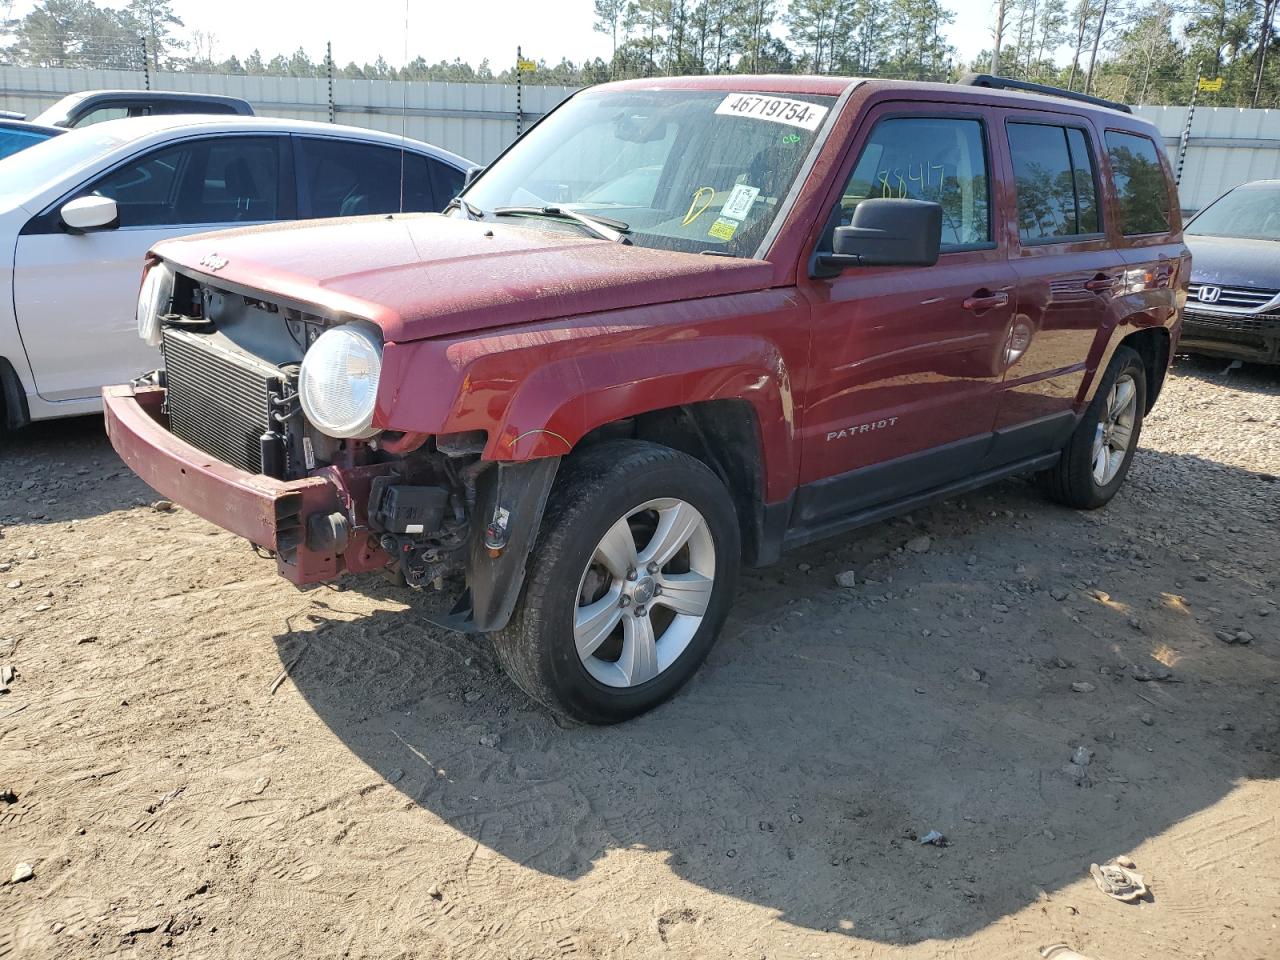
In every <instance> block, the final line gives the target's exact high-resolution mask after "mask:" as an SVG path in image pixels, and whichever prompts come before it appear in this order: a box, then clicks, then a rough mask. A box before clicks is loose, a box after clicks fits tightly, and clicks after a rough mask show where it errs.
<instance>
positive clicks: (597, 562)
mask: <svg viewBox="0 0 1280 960" xmlns="http://www.w3.org/2000/svg"><path fill="white" fill-rule="evenodd" d="M682 536H683V538H684V539H683V540H681V537H682ZM740 537H741V533H740V530H739V528H738V519H737V515H736V513H735V511H734V508H733V499H732V497H731V496H730V494H729V491H728V490H726V489H725V486H724V484H723V483H721V482H720V480H719V479H718V478H717V477H716V475H715V474H714V473H712V472H711V471H710V470H709V469H707V467H706V466H705V465H703V464H702V463H701V462H699V461H698V460H695V459H694V458H693V457H690V456H688V455H687V454H684V453H681V452H679V451H677V450H672V449H670V448H667V447H663V446H659V445H657V444H653V443H645V442H640V441H630V440H626V441H612V442H608V443H602V444H600V445H599V446H594V447H590V448H588V449H587V450H585V451H583V452H582V453H581V454H578V455H575V456H574V457H573V458H572V459H570V460H568V461H567V462H566V464H565V466H564V468H563V469H562V471H561V475H560V478H559V479H558V480H557V482H556V486H555V488H554V489H553V490H552V493H551V497H550V499H549V500H548V503H547V509H546V513H545V514H544V517H543V521H542V528H541V530H540V531H539V534H538V538H537V541H536V542H535V544H534V547H533V550H532V552H531V553H530V556H529V564H528V570H527V573H526V576H525V582H524V587H523V592H522V595H521V597H520V600H519V602H518V604H517V606H516V609H515V613H514V614H513V615H512V618H511V621H510V623H508V624H507V626H506V627H505V628H503V629H502V630H500V631H498V632H497V633H494V634H492V639H493V645H494V649H495V652H496V654H497V657H498V660H499V662H500V663H501V664H502V666H503V668H504V669H505V670H506V671H507V673H508V674H509V675H510V676H511V679H512V680H514V681H515V683H516V684H517V685H518V686H519V687H520V688H521V689H522V690H524V692H525V693H527V694H528V695H529V696H530V697H532V698H533V699H534V700H537V701H538V702H539V703H541V704H543V705H544V706H545V707H547V708H548V709H550V710H552V711H553V712H555V713H557V714H560V715H561V716H563V717H566V718H569V719H572V720H578V721H582V722H585V723H596V724H605V723H617V722H619V721H622V720H627V719H630V718H631V717H635V716H638V715H639V714H642V713H644V712H645V711H647V710H651V709H652V708H654V707H656V706H657V705H658V704H660V703H662V702H663V701H665V700H667V699H668V698H670V697H671V696H672V695H674V694H675V692H676V691H677V690H679V689H680V687H682V686H683V685H684V684H685V682H686V681H688V679H689V678H690V677H691V676H692V675H693V673H694V671H695V670H697V668H698V666H699V665H700V664H701V663H702V661H703V660H704V659H705V658H706V656H707V653H708V652H709V651H710V649H711V645H712V644H713V643H714V642H715V639H716V637H717V636H718V634H719V633H720V628H721V627H722V626H723V624H724V620H725V617H726V616H728V613H729V606H730V604H731V602H732V600H733V594H734V589H735V587H736V585H737V579H738V570H739V567H740V565H741V543H740ZM678 541H679V543H680V545H679V547H678V549H676V550H675V553H674V554H673V555H671V556H670V557H668V552H669V551H670V549H671V548H672V546H673V545H674V544H676V543H677V542H678ZM628 544H630V546H629V547H628V546H627V545H628ZM646 557H648V561H649V562H648V563H646ZM658 561H661V562H660V563H659V562H658ZM633 563H634V566H632V564H633ZM628 571H633V572H634V576H632V577H630V578H628V575H627V574H628ZM676 607H680V608H681V612H677V611H676V609H675V608H676ZM587 609H590V610H592V611H594V612H593V613H580V611H582V610H587ZM699 610H701V611H702V612H701V613H700V614H699V613H698V612H697V611H699ZM699 617H700V619H699ZM646 623H647V624H648V627H647V628H646V626H645V624H646ZM649 631H651V633H650V632H649ZM649 636H653V637H654V638H655V640H654V641H653V643H652V645H650V644H649V643H648V641H647V637H649ZM580 650H581V651H582V652H581V653H580Z"/></svg>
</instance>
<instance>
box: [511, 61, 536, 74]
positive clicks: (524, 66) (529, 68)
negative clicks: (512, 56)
mask: <svg viewBox="0 0 1280 960" xmlns="http://www.w3.org/2000/svg"><path fill="white" fill-rule="evenodd" d="M516 69H517V70H519V71H520V72H521V73H533V71H535V70H537V69H538V65H537V64H536V63H535V62H534V61H532V60H517V61H516Z"/></svg>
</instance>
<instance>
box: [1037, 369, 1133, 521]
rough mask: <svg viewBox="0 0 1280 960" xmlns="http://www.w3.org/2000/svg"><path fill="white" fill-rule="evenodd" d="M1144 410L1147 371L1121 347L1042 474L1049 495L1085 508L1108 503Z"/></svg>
mask: <svg viewBox="0 0 1280 960" xmlns="http://www.w3.org/2000/svg"><path fill="white" fill-rule="evenodd" d="M1146 409H1147V371H1146V367H1145V366H1143V363H1142V358H1141V357H1140V356H1138V354H1137V353H1136V352H1135V351H1134V350H1131V349H1130V348H1129V347H1120V348H1118V349H1117V350H1116V353H1115V356H1114V357H1112V358H1111V363H1110V364H1109V365H1108V366H1107V370H1106V372H1105V373H1104V374H1103V377H1102V382H1101V383H1100V384H1099V385H1098V392H1097V394H1095V395H1094V398H1093V402H1092V403H1090V404H1089V407H1088V409H1087V410H1085V413H1084V416H1083V417H1082V418H1081V419H1080V424H1079V425H1078V426H1077V427H1076V430H1075V432H1074V433H1073V434H1072V435H1071V439H1070V440H1068V441H1067V445H1066V446H1065V447H1064V448H1063V450H1062V458H1061V459H1060V460H1059V461H1058V462H1057V464H1055V465H1054V466H1052V467H1050V468H1049V469H1048V470H1046V471H1044V472H1043V473H1041V474H1040V475H1039V480H1040V485H1041V487H1042V489H1043V490H1044V491H1045V493H1047V494H1048V495H1049V497H1050V498H1051V499H1053V500H1056V501H1058V503H1062V504H1066V505H1067V506H1069V507H1076V508H1077V509H1081V510H1095V509H1097V508H1098V507H1101V506H1103V505H1105V504H1106V503H1107V502H1108V501H1109V500H1110V499H1111V498H1112V497H1114V496H1115V495H1116V491H1117V490H1119V489H1120V486H1121V484H1123V483H1124V478H1125V475H1126V474H1127V473H1128V472H1129V464H1130V463H1131V462H1132V460H1133V453H1134V451H1135V450H1137V448H1138V437H1139V436H1140V435H1141V433H1142V419H1143V414H1144V412H1145V411H1146Z"/></svg>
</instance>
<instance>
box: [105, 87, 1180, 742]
mask: <svg viewBox="0 0 1280 960" xmlns="http://www.w3.org/2000/svg"><path fill="white" fill-rule="evenodd" d="M1012 85H1013V84H1012V82H1009V81H1003V80H998V79H994V78H986V77H979V78H972V79H971V80H970V81H969V82H964V83H961V84H955V85H937V84H926V83H905V82H896V81H885V80H851V79H839V78H835V77H748V76H720V77H698V78H680V79H669V78H663V79H652V80H637V81H628V82H623V83H614V84H607V85H604V86H598V87H592V88H590V89H587V90H583V91H582V92H580V93H578V94H576V95H574V96H573V97H571V98H569V99H568V100H567V101H565V103H563V104H562V105H561V106H560V107H558V108H557V109H556V110H554V111H553V112H552V113H551V114H549V115H548V116H547V117H546V118H545V119H543V120H542V121H541V122H539V123H538V124H537V125H536V126H535V127H533V128H532V129H531V130H529V131H528V132H527V133H526V134H525V135H524V136H523V137H521V138H520V139H519V140H518V141H516V142H515V143H514V144H513V145H512V146H511V147H509V148H508V149H507V150H506V152H504V153H503V154H502V155H501V156H500V157H498V159H497V160H495V161H494V162H493V163H492V164H490V165H489V166H488V167H487V168H486V169H484V170H483V171H482V172H480V174H479V176H478V177H475V178H474V179H473V181H472V182H470V183H469V185H468V186H467V188H466V190H465V191H464V192H463V194H462V195H461V196H460V197H458V198H457V199H456V200H455V201H454V202H453V203H452V204H451V205H450V207H449V208H448V209H447V210H446V212H445V213H444V214H443V215H440V214H414V215H394V216H378V217H364V218H355V219H345V220H333V221H319V222H312V223H305V224H294V225H290V226H287V227H262V228H259V227H254V228H248V229H243V230H237V231H233V232H227V233H217V234H208V235H204V236H200V237H195V238H188V239H182V240H172V241H167V242H165V243H162V244H160V245H159V246H157V247H156V248H155V250H154V251H153V253H152V254H151V255H150V256H149V258H148V262H147V267H146V273H145V276H144V280H143V286H142V291H141V295H140V297H139V303H138V326H139V332H140V334H141V335H142V336H144V337H146V338H148V339H150V340H152V341H153V342H156V343H159V344H160V345H161V346H162V347H163V350H164V357H165V370H164V371H163V372H157V373H155V374H153V375H151V376H150V377H149V378H145V379H144V381H139V382H138V383H136V384H135V385H133V386H120V387H113V388H109V389H108V390H107V391H106V410H107V428H108V430H109V432H110V435H111V440H112V443H113V444H114V446H115V448H116V450H117V451H119V453H120V455H121V456H122V457H123V458H124V460H125V461H126V462H127V463H128V464H129V465H130V466H131V467H132V468H133V469H134V470H135V471H136V472H137V473H138V474H139V475H140V476H141V477H142V478H143V479H144V480H146V481H147V482H148V483H149V484H151V486H153V487H154V488H155V489H157V490H158V491H160V492H161V493H162V494H164V495H165V496H166V497H170V498H172V499H173V500H175V501H177V502H178V503H180V504H183V505H185V506H186V507H188V508H189V509H191V510H192V511H194V512H195V513H197V514H199V515H200V516H202V517H205V518H207V519H209V520H211V521H212V522H214V523H216V524H219V525H221V526H223V527H225V528H227V529H228V530H231V531H234V532H235V533H238V534H240V535H241V536H244V537H246V538H247V539H249V540H250V541H252V542H253V543H254V544H256V545H258V546H259V547H260V548H262V549H264V550H267V551H270V552H272V553H273V554H274V556H275V560H276V563H277V566H278V569H279V571H280V573H281V574H282V575H283V576H285V577H287V578H288V579H290V580H291V581H293V582H294V583H296V584H300V585H301V584H313V583H316V582H319V581H325V580H332V579H334V578H336V577H339V576H342V575H343V574H345V573H362V572H368V571H375V570H376V571H385V572H386V573H387V574H388V575H390V576H392V577H394V578H396V579H397V580H402V581H404V582H407V583H409V584H411V585H413V586H427V585H431V586H434V587H436V588H438V589H445V590H450V591H453V592H455V593H456V598H457V599H456V603H455V604H454V606H453V608H452V612H451V613H449V614H447V615H441V616H440V617H438V618H437V620H438V622H440V623H441V624H443V625H444V626H447V627H449V628H452V629H456V630H463V631H483V632H486V633H490V634H491V635H492V638H493V643H494V646H495V648H496V650H497V653H498V655H499V658H500V660H501V661H502V663H503V664H504V665H505V666H506V668H507V669H508V670H509V672H510V674H511V676H512V677H513V678H514V679H515V681H516V682H517V683H518V684H519V685H520V686H521V687H522V688H523V689H524V690H525V691H527V692H528V693H529V694H530V695H531V696H533V697H534V698H536V699H537V700H539V701H541V702H542V703H544V704H546V705H547V706H548V707H550V708H552V709H553V710H556V711H559V712H560V713H562V714H564V715H567V716H570V717H573V718H577V719H580V720H585V721H588V722H599V723H605V722H611V721H616V720H621V719H625V718H627V717H631V716H634V715H635V714H638V713H640V712H642V711H644V710H646V709H648V708H650V707H653V706H654V705H656V704H658V703H659V702H661V701H663V700H664V699H666V698H667V697H670V696H671V695H672V694H673V693H674V692H675V691H676V690H677V689H678V688H679V687H680V686H681V684H683V683H684V682H685V681H686V680H687V679H688V678H689V676H690V675H691V674H692V673H693V671H694V670H695V669H696V668H697V666H698V664H699V663H700V662H701V661H702V659H703V658H704V657H705V656H706V655H707V651H708V649H709V648H710V646H711V644H712V643H713V642H714V640H715V638H716V635H717V633H718V632H719V630H720V628H721V625H722V624H723V623H724V620H725V617H726V615H727V614H728V612H729V609H730V606H731V604H732V603H733V593H734V584H735V581H736V579H737V575H738V571H739V567H740V565H741V564H742V563H748V564H753V565H760V564H767V563H770V562H771V561H774V560H776V559H777V558H778V556H779V555H780V554H781V552H782V551H783V550H785V549H787V548H791V547H797V546H800V545H802V544H807V543H810V542H812V541H814V540H817V539H819V538H822V537H828V536H832V535H835V534H840V533H843V532H845V531H848V530H851V529H853V528H855V527H858V526H861V525H863V524H867V523H870V522H873V521H875V520H879V519H881V518H884V517H887V516H890V515H892V514H895V513H898V512H901V511H906V510H911V509H914V508H916V507H918V506H920V505H921V504H924V503H927V502H929V501H931V500H933V499H935V498H938V497H944V496H948V495H952V494H955V493H958V492H961V491H965V490H971V489H973V488H975V487H978V486H980V485H982V484H986V483H990V482H992V481H994V480H998V479H1000V478H1002V477H1008V476H1010V475H1012V474H1020V473H1034V474H1036V475H1037V476H1038V477H1039V478H1040V481H1041V483H1042V485H1043V488H1044V490H1045V492H1046V493H1047V494H1048V495H1049V496H1050V497H1051V498H1053V499H1054V500H1057V501H1059V502H1061V503H1064V504H1068V505H1070V506H1073V507H1079V508H1085V509H1089V508H1094V507H1100V506H1102V505H1103V504H1105V503H1106V502H1107V501H1108V500H1110V499H1111V497H1112V496H1113V495H1114V494H1115V492H1116V490H1117V488H1118V487H1119V486H1120V484H1121V483H1122V482H1123V481H1124V478H1125V473H1126V471H1127V469H1128V467H1129V462H1130V460H1131V458H1132V457H1133V452H1134V449H1135V447H1136V445H1137V442H1138V434H1139V431H1140V430H1141V428H1142V420H1143V415H1144V414H1145V413H1146V412H1147V411H1148V410H1149V409H1150V408H1151V405H1152V403H1153V402H1154V401H1155V399H1156V396H1157V394H1158V393H1159V392H1160V386H1161V383H1162V382H1163V380H1164V377H1165V373H1166V370H1167V367H1168V364H1169V360H1170V357H1171V356H1172V354H1173V350H1174V347H1175V345H1176V341H1177V335H1178V325H1179V319H1178V317H1179V310H1180V308H1181V306H1182V303H1183V301H1184V299H1185V288H1186V283H1187V278H1188V274H1189V265H1190V261H1189V255H1188V253H1187V249H1186V247H1185V246H1184V245H1183V242H1182V234H1181V223H1180V220H1179V215H1178V203H1177V198H1176V196H1175V193H1174V187H1173V182H1172V179H1171V177H1170V175H1169V166H1168V163H1167V161H1166V159H1165V157H1164V156H1163V153H1162V151H1161V149H1160V147H1159V146H1158V143H1159V139H1158V136H1157V134H1156V131H1155V129H1154V128H1153V127H1152V126H1151V125H1150V124H1148V123H1145V122H1142V121H1140V120H1137V119H1135V118H1134V117H1132V116H1131V115H1130V114H1129V113H1128V111H1127V109H1126V108H1124V107H1122V106H1119V105H1117V104H1110V103H1107V102H1105V101H1100V100H1094V99H1091V98H1082V97H1080V96H1079V95H1071V94H1067V93H1065V92H1062V91H1053V90H1051V89H1049V88H1044V89H1041V90H1040V91H1039V92H1027V91H1026V90H1025V89H1023V90H1011V89H1008V87H1010V86H1012ZM1022 86H1023V87H1025V86H1026V85H1022ZM144 384H145V385H144Z"/></svg>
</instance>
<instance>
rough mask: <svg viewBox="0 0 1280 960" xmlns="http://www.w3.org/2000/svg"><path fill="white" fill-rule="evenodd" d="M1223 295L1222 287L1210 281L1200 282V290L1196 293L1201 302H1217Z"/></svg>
mask: <svg viewBox="0 0 1280 960" xmlns="http://www.w3.org/2000/svg"><path fill="white" fill-rule="evenodd" d="M1221 296H1222V288H1221V287H1215V286H1214V285H1213V284H1210V283H1202V284H1200V290H1199V291H1198V292H1197V293H1196V299H1197V300H1199V301H1200V302H1201V303H1217V302H1218V298H1219V297H1221Z"/></svg>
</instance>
